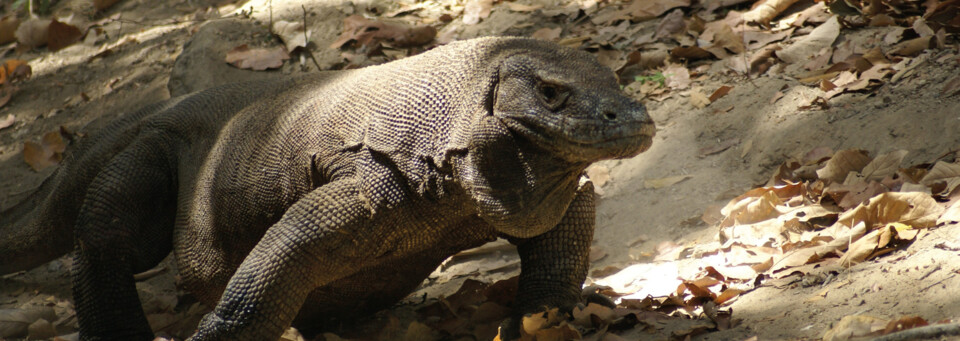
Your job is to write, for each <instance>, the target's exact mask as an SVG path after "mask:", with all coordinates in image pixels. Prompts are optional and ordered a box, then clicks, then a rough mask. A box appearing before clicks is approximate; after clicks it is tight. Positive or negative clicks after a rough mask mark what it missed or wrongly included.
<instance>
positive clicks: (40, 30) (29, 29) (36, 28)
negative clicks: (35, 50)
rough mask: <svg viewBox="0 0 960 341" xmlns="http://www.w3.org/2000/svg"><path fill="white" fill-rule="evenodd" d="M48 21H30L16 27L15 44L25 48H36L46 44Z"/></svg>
mask: <svg viewBox="0 0 960 341" xmlns="http://www.w3.org/2000/svg"><path fill="white" fill-rule="evenodd" d="M50 21H51V20H50V19H36V18H35V19H30V20H27V21H24V22H23V23H21V24H20V26H19V27H17V32H16V33H14V35H16V36H17V42H18V43H20V44H22V45H24V46H26V47H38V46H41V45H43V44H46V43H47V31H48V28H49V27H50Z"/></svg>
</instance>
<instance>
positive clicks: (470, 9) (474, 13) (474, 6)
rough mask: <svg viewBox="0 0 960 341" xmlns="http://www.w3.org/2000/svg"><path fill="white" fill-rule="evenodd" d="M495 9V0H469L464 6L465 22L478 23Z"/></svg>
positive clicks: (468, 23)
mask: <svg viewBox="0 0 960 341" xmlns="http://www.w3.org/2000/svg"><path fill="white" fill-rule="evenodd" d="M492 9H493V0H467V4H466V5H464V7H463V23H464V24H467V25H476V24H478V23H480V20H483V19H486V18H487V17H489V16H490V11H491V10H492Z"/></svg>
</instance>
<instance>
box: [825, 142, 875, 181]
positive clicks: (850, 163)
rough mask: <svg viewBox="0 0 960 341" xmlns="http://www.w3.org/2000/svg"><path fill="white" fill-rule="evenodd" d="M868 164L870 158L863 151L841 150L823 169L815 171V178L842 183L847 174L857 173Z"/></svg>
mask: <svg viewBox="0 0 960 341" xmlns="http://www.w3.org/2000/svg"><path fill="white" fill-rule="evenodd" d="M868 163H870V157H869V156H867V152H866V151H864V150H860V149H846V150H841V151H839V152H837V153H836V154H834V155H833V157H831V158H830V160H827V163H826V164H825V165H824V166H823V168H821V169H819V170H817V176H818V177H819V178H820V179H823V180H829V181H831V182H835V183H842V182H843V180H844V179H846V178H847V174H848V173H850V172H859V171H860V170H861V169H863V167H864V166H866V165H867V164H868Z"/></svg>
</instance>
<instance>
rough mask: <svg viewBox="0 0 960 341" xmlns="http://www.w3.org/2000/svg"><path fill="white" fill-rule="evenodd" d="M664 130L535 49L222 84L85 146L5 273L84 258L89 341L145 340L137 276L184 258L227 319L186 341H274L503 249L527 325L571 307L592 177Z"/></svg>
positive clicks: (41, 203)
mask: <svg viewBox="0 0 960 341" xmlns="http://www.w3.org/2000/svg"><path fill="white" fill-rule="evenodd" d="M654 131H655V129H654V126H653V123H652V121H651V120H650V118H649V117H648V115H647V113H646V110H645V109H644V107H643V105H641V104H640V103H638V102H636V101H634V100H633V99H631V98H629V97H627V96H625V95H624V94H623V93H622V92H621V91H620V88H619V86H618V84H617V81H616V79H615V77H614V75H613V73H612V72H611V71H610V70H609V69H607V68H606V67H604V66H602V65H601V64H599V63H598V62H597V61H596V59H595V58H594V57H592V56H590V55H589V54H587V53H585V52H582V51H576V50H573V49H569V48H564V47H560V46H558V45H556V44H553V43H549V42H543V41H539V40H532V39H524V38H480V39H474V40H468V41H462V42H456V43H451V44H449V45H446V46H443V47H438V48H436V49H433V50H431V51H429V52H426V53H423V54H420V55H417V56H413V57H409V58H405V59H402V60H398V61H395V62H391V63H387V64H383V65H379V66H372V67H367V68H362V69H357V70H351V71H342V72H322V73H315V74H310V75H306V76H303V77H288V78H286V79H280V80H274V81H263V82H256V83H242V84H234V85H226V86H221V87H216V88H212V89H209V90H205V91H200V92H197V93H193V94H190V95H186V96H182V97H177V98H173V99H170V100H167V101H165V102H161V103H158V104H153V105H150V106H148V107H146V108H144V109H142V110H140V111H138V112H135V113H133V114H130V115H126V116H124V117H122V118H121V119H120V120H118V121H116V122H114V123H113V124H112V125H110V126H107V127H106V128H104V129H102V130H101V131H100V132H99V133H98V134H96V135H91V136H90V137H89V138H86V139H84V140H83V141H81V142H80V143H79V144H78V146H77V147H76V148H75V149H74V151H73V152H72V153H71V155H69V156H68V157H67V159H66V160H65V161H64V164H63V165H62V166H61V168H60V169H59V170H58V171H57V172H56V173H55V174H54V175H53V176H52V177H51V178H50V179H49V180H48V181H46V182H45V183H44V184H43V185H42V186H41V187H40V188H39V189H38V191H37V193H36V194H34V195H32V196H31V197H30V198H28V199H27V200H26V201H25V202H23V203H21V204H18V205H17V206H14V207H13V208H11V209H10V210H7V211H5V212H3V214H2V216H0V236H2V242H0V273H11V272H15V271H20V270H24V269H29V268H33V267H36V266H38V265H40V264H43V263H45V262H47V261H50V260H52V259H54V258H56V257H58V256H61V255H63V254H65V253H67V252H69V250H70V249H71V246H72V247H73V249H74V250H75V252H76V256H75V257H76V259H75V262H74V267H73V272H74V277H73V286H74V299H75V300H76V307H77V308H76V309H77V316H78V319H79V325H80V337H81V339H83V340H150V339H151V338H152V335H153V333H152V331H151V330H150V327H149V326H148V324H147V320H146V318H145V316H144V313H143V310H142V308H141V306H140V301H139V300H138V298H137V291H136V288H135V286H134V279H133V275H134V274H135V273H138V272H141V271H145V270H148V269H150V268H151V267H153V266H155V265H157V263H158V262H160V261H161V259H163V258H164V257H165V256H166V255H167V254H168V253H169V252H170V251H171V250H173V252H174V253H175V255H176V260H177V266H178V268H179V271H180V275H181V276H182V282H183V286H184V287H185V288H186V289H187V290H189V291H190V292H192V293H193V294H195V295H196V296H197V297H198V298H199V299H200V300H201V301H202V302H204V303H206V304H209V305H210V306H214V307H215V308H214V310H213V311H212V312H211V313H208V314H207V315H206V316H204V318H203V319H202V321H201V323H200V326H199V327H198V331H197V332H196V334H194V335H193V336H192V337H191V338H190V340H271V339H272V340H276V339H277V338H279V336H280V334H281V333H282V332H283V331H284V329H285V328H286V327H287V326H290V325H291V324H295V325H310V323H311V322H309V321H322V320H324V319H330V318H336V317H341V318H342V317H344V316H355V315H356V314H363V313H370V312H375V311H377V310H379V309H382V308H385V307H389V306H390V305H391V304H393V303H395V302H397V301H398V300H400V299H402V298H403V297H405V296H406V295H407V294H409V293H410V292H411V291H412V290H414V289H415V288H416V287H417V286H418V285H419V284H420V283H421V282H422V281H423V279H424V278H426V277H427V275H428V274H429V273H430V272H431V271H433V270H434V269H435V268H436V267H437V266H438V265H439V264H440V263H441V262H442V261H443V260H444V259H445V258H447V257H449V256H451V255H453V254H455V253H456V252H458V251H461V250H464V249H467V248H471V247H476V246H479V245H482V244H484V243H486V242H488V241H491V240H494V239H496V238H497V237H505V238H507V239H508V240H510V241H511V242H512V243H514V244H516V245H517V249H518V250H519V253H520V258H521V275H520V284H519V286H520V287H519V289H518V290H519V292H518V296H517V299H516V301H515V304H514V307H513V308H514V315H512V316H515V317H514V320H515V319H516V317H517V316H520V315H521V314H523V313H530V312H535V311H538V310H540V309H541V308H542V307H548V306H549V307H564V308H570V307H572V306H573V305H575V304H576V303H577V302H578V300H579V299H580V287H581V285H582V283H583V281H584V278H585V276H586V271H587V267H588V261H587V254H588V248H589V246H590V242H591V239H592V236H593V228H594V224H595V221H594V220H595V216H594V198H593V196H594V194H593V187H592V184H590V182H589V181H587V180H585V179H581V177H582V174H583V172H584V169H585V168H586V167H587V166H588V165H590V164H591V163H593V162H595V161H598V160H604V159H614V158H626V157H632V156H635V155H637V154H638V153H640V152H642V151H644V150H645V149H647V148H648V147H649V146H650V144H651V141H652V137H653V135H654ZM315 323H318V322H314V325H315ZM508 324H509V323H508ZM512 325H513V326H516V323H513V324H512ZM507 329H511V328H507ZM508 335H510V334H508ZM513 335H515V334H513Z"/></svg>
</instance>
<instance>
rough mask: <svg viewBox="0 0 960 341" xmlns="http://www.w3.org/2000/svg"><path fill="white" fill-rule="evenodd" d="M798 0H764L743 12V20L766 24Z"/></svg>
mask: <svg viewBox="0 0 960 341" xmlns="http://www.w3.org/2000/svg"><path fill="white" fill-rule="evenodd" d="M797 1H798V0H764V1H761V2H759V3H758V4H756V5H754V7H753V9H751V10H750V11H747V12H745V13H743V20H744V21H747V22H752V23H760V24H766V23H767V22H769V21H770V20H772V19H773V18H774V17H776V16H777V14H780V13H781V12H783V11H784V10H786V9H787V8H788V7H790V5H792V4H793V3H795V2H797Z"/></svg>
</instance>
